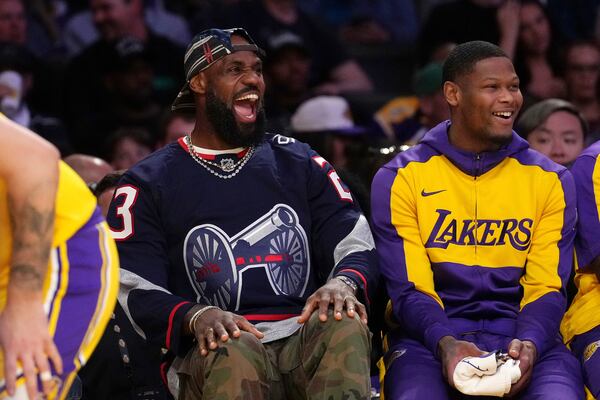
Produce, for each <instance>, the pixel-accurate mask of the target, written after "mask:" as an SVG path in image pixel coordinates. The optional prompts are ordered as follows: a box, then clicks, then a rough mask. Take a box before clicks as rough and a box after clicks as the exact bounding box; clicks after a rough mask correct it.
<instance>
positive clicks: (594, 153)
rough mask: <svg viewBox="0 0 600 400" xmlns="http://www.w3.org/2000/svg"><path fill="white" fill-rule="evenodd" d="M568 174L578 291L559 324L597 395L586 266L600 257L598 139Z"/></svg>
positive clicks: (598, 338) (595, 330) (599, 322)
mask: <svg viewBox="0 0 600 400" xmlns="http://www.w3.org/2000/svg"><path fill="white" fill-rule="evenodd" d="M571 173H572V174H573V177H574V179H575V187H576V188H577V212H578V214H579V220H578V224H577V237H576V239H575V254H576V261H577V264H576V265H577V271H576V275H575V283H576V285H577V288H578V291H577V296H575V299H573V303H572V304H571V307H570V308H569V310H568V311H567V313H566V314H565V317H564V318H563V322H562V325H561V332H562V334H563V337H564V340H565V343H568V344H569V345H570V347H571V349H572V350H573V353H574V354H575V355H576V356H577V358H578V359H579V360H580V361H581V363H582V365H583V376H584V379H585V384H586V386H587V388H588V390H589V391H590V392H591V394H592V395H593V396H594V397H595V398H597V397H598V396H600V352H597V350H598V347H599V346H600V283H599V282H598V276H597V275H596V274H595V273H593V272H591V271H587V270H586V267H588V266H589V264H590V263H591V262H592V261H593V260H594V259H595V258H596V257H599V256H600V142H596V143H594V144H593V145H591V146H590V147H588V148H587V149H586V150H585V151H584V152H583V153H581V155H580V156H579V157H578V158H577V160H576V161H575V163H574V164H573V167H572V168H571Z"/></svg>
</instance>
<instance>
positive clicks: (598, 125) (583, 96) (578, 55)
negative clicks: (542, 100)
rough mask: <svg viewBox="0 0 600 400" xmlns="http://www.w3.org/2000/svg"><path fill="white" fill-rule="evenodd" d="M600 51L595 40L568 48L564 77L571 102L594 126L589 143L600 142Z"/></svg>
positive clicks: (579, 42)
mask: <svg viewBox="0 0 600 400" xmlns="http://www.w3.org/2000/svg"><path fill="white" fill-rule="evenodd" d="M599 77H600V49H599V48H598V45H597V44H596V43H595V42H594V41H591V40H586V41H577V42H573V43H571V44H569V45H568V46H567V48H566V49H565V70H564V78H565V82H566V84H567V100H569V101H570V102H571V103H573V104H574V105H575V106H576V107H577V109H579V110H580V111H581V113H582V114H583V116H584V118H585V119H586V121H587V122H588V124H589V126H590V135H589V136H588V138H587V143H588V144H589V143H593V142H595V141H596V140H598V139H600V102H599V101H598V85H599V83H600V82H599V79H598V78H599Z"/></svg>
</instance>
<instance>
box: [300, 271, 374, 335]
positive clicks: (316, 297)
mask: <svg viewBox="0 0 600 400" xmlns="http://www.w3.org/2000/svg"><path fill="white" fill-rule="evenodd" d="M331 305H333V317H334V318H335V319H336V320H338V321H340V320H341V319H342V313H343V311H344V309H345V310H346V314H347V315H348V317H349V318H354V314H355V313H358V316H359V318H360V320H361V321H362V322H363V323H364V324H366V323H367V320H368V318H367V309H366V307H365V306H364V304H362V303H361V302H360V301H358V299H357V298H356V294H355V291H354V289H353V288H352V287H350V286H349V285H348V284H346V283H345V282H344V281H342V280H340V279H337V278H333V279H331V280H329V282H327V283H326V284H325V285H323V286H321V287H320V288H319V289H318V290H317V291H316V292H314V293H313V294H312V295H311V296H310V297H309V298H308V299H306V304H305V305H304V309H303V310H302V314H300V317H299V318H298V323H300V324H303V323H305V322H306V321H308V319H309V318H310V316H311V314H312V313H313V312H314V311H315V310H317V309H318V310H319V320H321V321H322V322H325V321H327V312H328V310H329V307H330V306H331Z"/></svg>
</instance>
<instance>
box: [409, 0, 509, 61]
mask: <svg viewBox="0 0 600 400" xmlns="http://www.w3.org/2000/svg"><path fill="white" fill-rule="evenodd" d="M517 13H518V1H517V0H506V1H505V0H455V1H451V2H448V3H442V4H438V5H436V6H434V8H433V9H432V10H431V12H430V14H429V16H428V18H427V19H426V21H425V23H424V24H423V29H422V30H421V35H420V37H419V48H420V50H419V59H420V63H421V64H425V63H427V62H428V61H429V60H430V57H431V54H432V51H433V49H435V48H438V47H439V46H440V45H441V44H443V43H448V42H453V43H464V42H467V41H469V40H485V41H487V42H491V43H496V44H498V45H499V46H500V47H501V48H503V49H505V50H506V47H507V46H508V45H510V44H513V45H514V40H515V38H516V33H517V29H518V26H517V25H516V21H517V15H518V14H517ZM507 52H508V53H509V55H510V54H512V53H511V51H508V50H507Z"/></svg>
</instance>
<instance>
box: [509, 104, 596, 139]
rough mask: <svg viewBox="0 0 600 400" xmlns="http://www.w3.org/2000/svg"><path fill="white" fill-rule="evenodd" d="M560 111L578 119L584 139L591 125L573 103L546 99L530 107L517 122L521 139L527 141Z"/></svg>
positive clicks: (516, 129) (516, 128)
mask: <svg viewBox="0 0 600 400" xmlns="http://www.w3.org/2000/svg"><path fill="white" fill-rule="evenodd" d="M558 111H565V112H568V113H569V114H572V115H574V116H575V117H577V119H578V120H579V123H580V124H581V131H582V132H583V137H585V136H587V134H588V131H589V125H588V123H587V121H586V120H585V118H584V117H583V114H581V112H580V111H579V109H578V108H577V107H575V106H574V105H573V104H572V103H569V102H568V101H566V100H562V99H546V100H543V101H540V102H538V103H536V104H534V105H532V106H531V107H529V108H528V109H527V111H525V112H524V113H523V114H522V115H521V118H519V120H518V121H517V125H516V127H515V131H516V132H517V133H518V134H519V135H520V136H521V137H523V138H524V139H527V137H528V136H529V134H530V133H531V132H533V131H534V130H535V129H537V128H538V127H539V126H540V125H542V124H543V123H544V122H545V121H546V120H547V119H548V117H550V115H552V114H554V113H555V112H558Z"/></svg>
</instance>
